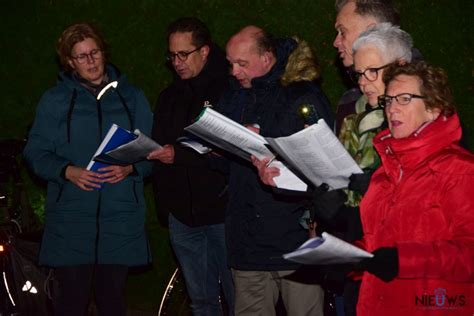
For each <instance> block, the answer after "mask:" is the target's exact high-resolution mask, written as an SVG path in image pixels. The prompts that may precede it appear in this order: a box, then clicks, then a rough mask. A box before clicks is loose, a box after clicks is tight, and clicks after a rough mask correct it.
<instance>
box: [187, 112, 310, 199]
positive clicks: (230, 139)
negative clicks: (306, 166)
mask: <svg viewBox="0 0 474 316" xmlns="http://www.w3.org/2000/svg"><path fill="white" fill-rule="evenodd" d="M185 130H186V131H188V132H190V133H192V134H194V135H196V136H198V137H200V138H202V139H204V140H205V141H207V142H209V143H211V144H213V145H215V146H217V147H219V148H222V149H224V150H226V151H228V152H230V153H233V154H235V155H237V156H239V157H241V158H243V159H246V160H250V155H254V156H255V157H257V158H258V159H262V158H264V157H270V158H272V157H274V155H273V153H272V152H271V151H270V150H269V149H268V148H267V147H266V146H265V144H268V143H267V141H266V140H265V138H264V137H262V136H261V135H259V134H257V133H255V132H253V131H251V130H250V129H248V128H246V127H245V126H242V125H240V124H238V123H237V122H235V121H233V120H231V119H229V118H228V117H226V116H224V115H222V114H220V113H219V112H216V111H214V110H213V109H211V108H205V109H204V110H203V111H202V112H201V115H200V116H199V118H198V119H197V120H196V122H194V123H193V124H191V125H189V126H188V127H186V128H185ZM273 165H276V166H278V167H279V168H280V176H278V177H276V178H275V179H274V181H275V183H276V185H277V187H279V188H282V189H289V190H296V191H305V190H306V189H307V185H306V183H304V182H303V181H302V180H301V179H299V178H298V177H297V176H296V175H295V174H294V173H293V172H291V171H290V170H289V169H288V168H287V167H286V166H284V165H283V164H282V163H281V162H278V161H274V162H272V166H273Z"/></svg>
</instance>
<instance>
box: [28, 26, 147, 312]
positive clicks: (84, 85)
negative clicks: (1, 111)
mask: <svg viewBox="0 0 474 316" xmlns="http://www.w3.org/2000/svg"><path fill="white" fill-rule="evenodd" d="M57 52H58V55H59V58H60V62H61V65H62V67H63V68H64V72H62V73H61V74H60V76H59V80H58V82H57V84H56V86H55V87H54V88H52V89H50V90H48V91H46V93H45V94H44V95H43V97H42V98H41V100H40V102H39V104H38V108H37V112H36V117H35V121H34V124H33V127H32V129H31V132H30V135H29V139H28V143H27V145H26V148H25V151H24V156H25V159H26V160H27V162H28V164H29V165H30V166H31V168H32V169H33V171H34V172H35V173H36V174H37V175H38V176H40V177H41V178H43V179H45V180H47V181H48V190H47V198H46V218H45V228H44V235H43V241H42V245H41V251H40V256H39V262H40V264H42V265H45V266H50V267H53V268H54V277H55V279H56V281H57V282H58V286H59V290H58V291H57V295H56V296H55V299H54V308H55V314H56V315H68V316H70V315H83V314H84V311H85V310H86V308H87V304H88V299H89V294H90V293H89V292H90V289H91V287H92V286H95V293H96V303H97V306H98V309H99V313H100V314H102V315H125V311H126V308H125V300H124V287H125V281H126V277H127V271H128V266H138V265H146V264H148V263H150V261H151V258H150V251H149V247H148V242H147V239H146V235H145V227H144V220H145V201H144V195H143V177H144V176H146V175H148V174H149V173H150V171H151V164H150V163H149V162H140V163H136V164H134V165H128V166H115V165H111V166H108V167H106V168H103V169H99V171H98V172H93V171H89V170H87V169H86V167H87V165H88V163H89V161H90V159H91V157H92V156H93V154H94V153H95V151H96V150H97V147H98V146H99V144H100V142H101V141H102V139H103V138H104V136H105V134H106V133H107V131H108V129H109V127H110V126H111V125H112V124H113V123H115V124H117V125H119V126H121V127H124V128H126V129H130V130H133V129H136V128H138V129H140V131H142V132H143V133H145V134H148V135H149V134H150V132H151V125H152V114H151V111H150V107H149V104H148V101H147V100H146V98H145V96H144V94H143V92H142V91H141V90H139V89H137V88H135V87H133V86H132V85H130V84H129V83H128V82H127V80H126V78H125V76H123V75H121V74H120V73H119V72H118V70H117V69H116V68H114V67H113V66H111V65H109V64H107V59H106V52H105V44H104V41H103V39H102V38H101V36H100V35H99V33H98V32H97V31H96V30H95V29H94V28H93V27H92V26H91V25H90V24H87V23H80V24H75V25H72V26H70V27H68V28H67V29H66V30H65V31H64V32H63V34H62V35H61V37H60V38H59V40H58V44H57ZM113 81H117V86H116V88H111V89H107V90H106V91H105V92H103V88H104V87H105V86H107V85H108V84H109V83H111V82H113ZM101 91H102V92H103V93H100V92H101Z"/></svg>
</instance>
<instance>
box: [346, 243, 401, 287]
mask: <svg viewBox="0 0 474 316" xmlns="http://www.w3.org/2000/svg"><path fill="white" fill-rule="evenodd" d="M373 254H374V256H373V257H372V258H367V259H363V260H362V261H361V262H359V263H358V264H356V266H355V270H358V271H367V272H369V273H372V274H373V275H375V276H376V277H378V278H379V279H381V280H382V281H384V282H390V281H392V280H393V279H395V277H396V276H397V275H398V251H397V248H395V247H382V248H379V249H377V250H375V251H374V252H373Z"/></svg>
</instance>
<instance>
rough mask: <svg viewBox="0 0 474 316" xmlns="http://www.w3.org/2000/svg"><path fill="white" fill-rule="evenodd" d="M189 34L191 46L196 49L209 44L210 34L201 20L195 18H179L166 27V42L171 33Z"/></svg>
mask: <svg viewBox="0 0 474 316" xmlns="http://www.w3.org/2000/svg"><path fill="white" fill-rule="evenodd" d="M186 32H191V34H192V44H193V45H194V46H196V47H201V46H204V45H210V44H211V41H212V40H211V32H209V29H208V27H207V26H206V24H204V23H203V22H202V21H201V20H199V19H198V18H195V17H182V18H179V19H177V20H175V21H173V22H171V24H170V25H169V26H168V29H167V37H166V38H167V40H169V38H170V35H171V34H173V33H186Z"/></svg>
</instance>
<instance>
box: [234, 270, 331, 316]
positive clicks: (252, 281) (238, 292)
mask: <svg viewBox="0 0 474 316" xmlns="http://www.w3.org/2000/svg"><path fill="white" fill-rule="evenodd" d="M293 272H294V271H291V270H290V271H243V270H235V269H232V276H233V279H234V286H235V315H236V316H244V315H249V316H250V315H251V316H256V315H262V316H274V315H275V314H276V312H275V305H276V303H277V301H278V296H279V294H280V293H281V297H282V299H283V303H284V305H285V308H286V311H287V315H288V316H306V315H311V316H323V305H324V291H323V289H322V288H321V287H320V286H319V285H316V284H303V283H299V282H295V281H291V280H287V279H285V278H284V277H285V276H287V275H289V274H291V273H293Z"/></svg>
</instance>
